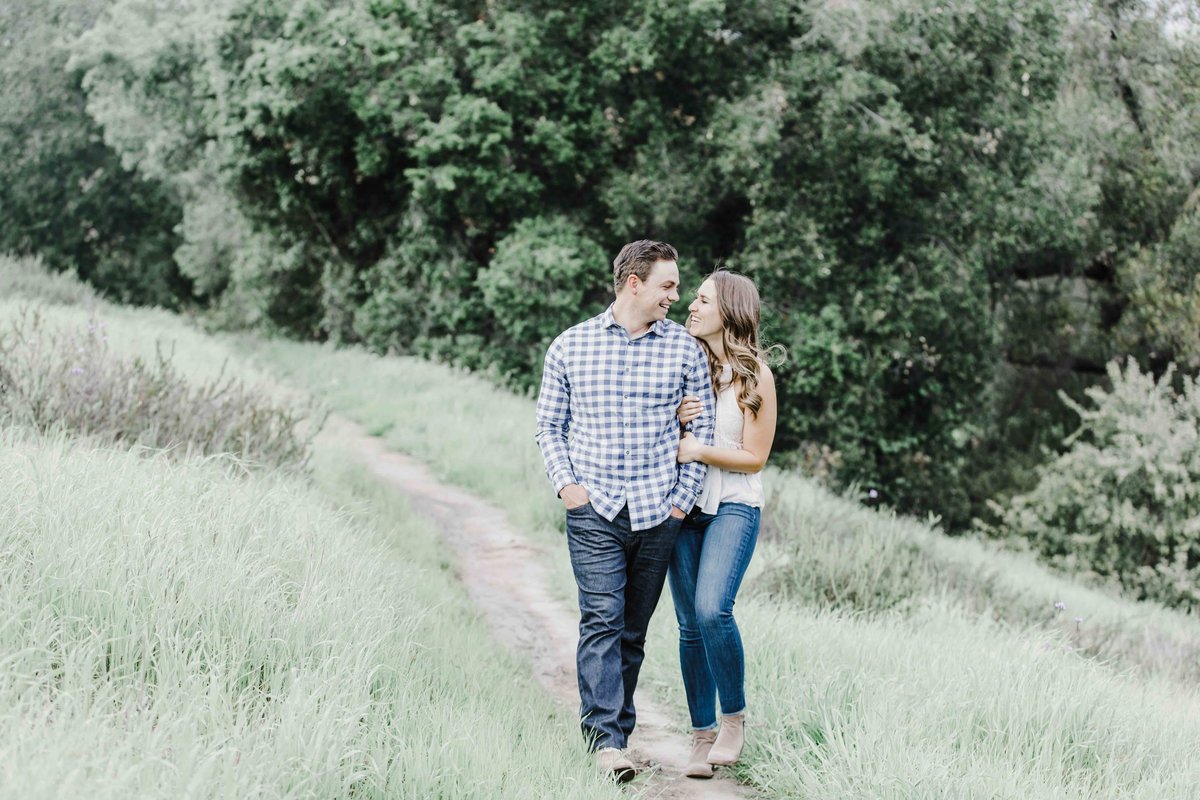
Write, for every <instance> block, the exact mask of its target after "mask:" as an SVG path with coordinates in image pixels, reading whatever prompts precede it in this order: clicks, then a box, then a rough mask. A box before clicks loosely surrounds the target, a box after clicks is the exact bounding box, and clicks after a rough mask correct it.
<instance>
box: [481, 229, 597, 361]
mask: <svg viewBox="0 0 1200 800" xmlns="http://www.w3.org/2000/svg"><path fill="white" fill-rule="evenodd" d="M607 262H608V259H606V258H605V254H604V251H603V250H601V249H600V246H599V245H597V244H596V243H595V242H593V241H592V240H591V239H588V238H587V237H586V236H585V235H583V233H582V232H581V231H580V230H579V228H578V226H576V225H573V224H572V223H570V222H569V221H567V220H565V219H561V218H559V219H546V218H537V219H530V220H525V221H523V222H521V223H519V224H518V225H517V226H516V228H515V229H514V230H513V232H512V233H511V234H509V235H508V236H506V237H505V238H504V239H502V240H500V242H499V243H498V244H497V245H496V255H495V256H494V257H493V258H492V261H491V263H490V264H489V265H488V268H487V269H485V270H483V271H482V272H480V273H479V277H478V278H477V279H476V280H477V282H478V284H479V289H480V292H481V293H482V295H483V302H484V304H485V305H486V306H487V309H488V311H490V312H491V314H492V316H493V317H495V319H496V324H497V326H499V328H500V329H501V330H502V331H503V332H504V334H505V336H504V338H502V339H500V340H499V341H496V342H493V343H492V346H491V349H492V350H494V351H495V353H496V356H497V357H499V358H503V359H504V361H503V362H502V363H506V365H511V369H512V371H513V372H514V373H515V374H516V378H517V379H518V380H519V381H520V382H522V383H525V384H526V385H529V384H530V382H531V381H532V379H533V378H534V377H535V376H536V374H537V364H538V363H539V362H540V361H541V360H542V357H543V356H544V354H545V343H546V342H547V341H548V340H550V339H553V338H554V337H555V336H557V335H558V334H559V333H560V332H562V331H563V330H565V329H567V328H569V327H571V326H572V325H574V324H575V323H576V322H578V321H579V320H581V319H584V318H586V317H587V316H588V315H589V314H597V313H599V312H600V311H601V310H603V308H604V306H605V305H607V303H608V302H610V299H611V296H612V293H611V290H609V289H608V286H609V285H610V284H611V281H610V280H608V273H607V272H606V271H605V266H606V264H607Z"/></svg>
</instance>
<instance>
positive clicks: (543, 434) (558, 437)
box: [536, 339, 578, 494]
mask: <svg viewBox="0 0 1200 800" xmlns="http://www.w3.org/2000/svg"><path fill="white" fill-rule="evenodd" d="M570 429H571V385H570V383H569V382H568V381H567V371H566V365H565V364H564V363H563V347H562V343H561V342H560V340H558V339H555V340H554V343H553V344H551V345H550V349H549V350H547V351H546V360H545V364H544V367H543V369H542V389H541V391H540V392H539V394H538V402H537V434H536V438H537V443H538V447H539V448H541V451H542V460H543V461H544V462H545V463H546V475H547V476H548V477H549V478H550V482H551V483H552V484H554V493H555V494H559V493H560V492H562V490H563V487H564V486H569V485H570V484H573V483H578V480H576V478H575V470H573V469H572V468H571V456H570V452H569V450H568V449H567V432H568V431H569V430H570Z"/></svg>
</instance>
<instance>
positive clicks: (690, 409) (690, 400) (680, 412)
mask: <svg viewBox="0 0 1200 800" xmlns="http://www.w3.org/2000/svg"><path fill="white" fill-rule="evenodd" d="M703 410H704V404H703V403H701V402H700V398H699V397H696V396H695V395H690V394H689V395H686V396H685V397H684V398H683V402H682V403H680V404H679V408H678V409H677V410H676V411H675V416H677V417H679V424H680V425H687V424H688V423H689V422H691V421H692V420H694V419H695V418H696V417H698V416H700V412H701V411H703Z"/></svg>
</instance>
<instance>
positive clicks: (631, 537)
mask: <svg viewBox="0 0 1200 800" xmlns="http://www.w3.org/2000/svg"><path fill="white" fill-rule="evenodd" d="M678 532H679V521H678V520H676V519H672V518H669V517H668V518H667V519H666V520H664V521H663V522H661V523H659V524H658V525H656V526H655V527H653V528H650V529H648V530H644V531H633V530H630V527H629V509H628V508H623V509H621V512H620V513H619V514H617V516H616V517H615V518H614V519H613V520H612V522H609V521H608V520H606V519H605V518H604V517H602V516H600V514H598V513H597V512H596V511H595V510H594V509H593V508H592V505H591V503H588V504H587V505H584V506H581V507H579V508H572V509H570V510H568V511H567V549H568V551H569V552H570V554H571V568H572V569H573V570H574V571H575V583H576V584H578V586H579V646H578V648H577V650H576V653H575V667H576V670H577V672H578V676H579V716H580V720H581V722H580V725H581V727H582V729H583V735H584V738H585V739H586V740H587V742H588V745H589V747H591V748H592V749H593V750H595V749H599V748H601V747H616V748H623V747H625V746H626V745H627V744H628V742H629V734H631V733H633V726H634V723H635V722H636V719H637V715H636V713H635V711H634V707H633V692H634V689H636V688H637V681H638V673H639V672H640V671H641V669H642V660H643V659H644V658H645V644H646V629H647V628H648V627H649V625H650V616H651V615H652V614H653V613H654V608H655V606H657V605H658V599H659V597H660V596H662V589H663V583H664V582H665V580H666V576H667V565H668V564H670V562H671V552H672V550H673V549H674V546H675V536H676V534H677V533H678Z"/></svg>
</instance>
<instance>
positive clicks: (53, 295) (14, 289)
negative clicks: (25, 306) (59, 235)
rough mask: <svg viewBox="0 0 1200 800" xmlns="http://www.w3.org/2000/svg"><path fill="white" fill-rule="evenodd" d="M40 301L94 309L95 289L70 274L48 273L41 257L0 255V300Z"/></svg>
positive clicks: (97, 299) (96, 298)
mask: <svg viewBox="0 0 1200 800" xmlns="http://www.w3.org/2000/svg"><path fill="white" fill-rule="evenodd" d="M18 297H19V298H24V299H26V300H42V301H44V302H47V303H56V304H60V305H81V306H86V307H94V306H95V305H97V304H98V303H99V302H100V298H99V296H98V295H97V294H96V290H95V289H93V288H92V287H91V286H89V285H88V284H86V283H84V282H82V281H81V280H79V279H78V278H76V277H75V275H74V274H72V273H69V272H57V273H56V272H51V271H50V270H49V269H48V268H47V267H46V265H45V264H43V263H42V260H41V259H40V258H35V257H29V256H11V255H4V254H0V300H2V299H5V298H9V299H12V298H18Z"/></svg>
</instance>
